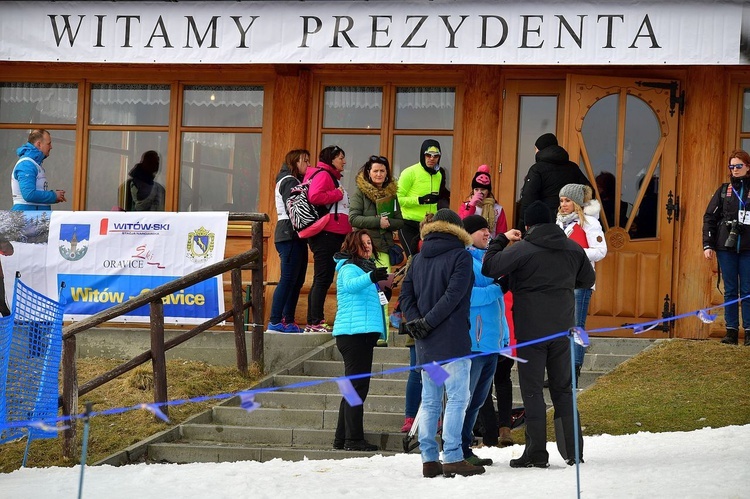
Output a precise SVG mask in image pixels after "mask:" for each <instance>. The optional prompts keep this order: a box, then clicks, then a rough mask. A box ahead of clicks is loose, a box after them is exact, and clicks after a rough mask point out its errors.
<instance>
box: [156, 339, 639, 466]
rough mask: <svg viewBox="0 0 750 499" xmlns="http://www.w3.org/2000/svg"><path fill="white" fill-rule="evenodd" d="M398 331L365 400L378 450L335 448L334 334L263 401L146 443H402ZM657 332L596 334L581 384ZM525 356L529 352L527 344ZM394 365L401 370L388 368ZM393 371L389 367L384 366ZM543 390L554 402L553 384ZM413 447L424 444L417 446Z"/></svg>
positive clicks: (195, 458) (291, 456)
mask: <svg viewBox="0 0 750 499" xmlns="http://www.w3.org/2000/svg"><path fill="white" fill-rule="evenodd" d="M404 342H405V338H404V337H398V338H397V339H395V340H392V341H391V342H390V346H388V347H378V348H376V349H375V351H374V354H373V358H374V360H373V372H374V375H373V378H372V379H371V382H370V391H369V395H368V397H367V399H366V400H365V414H364V427H365V429H366V433H365V438H366V439H367V440H368V441H369V442H371V443H373V444H376V445H378V446H379V447H380V448H381V449H383V450H382V451H378V452H347V451H336V450H333V449H332V444H333V436H334V430H335V428H336V424H337V421H338V409H339V405H340V403H341V394H340V392H339V387H338V385H337V384H336V383H335V382H334V381H333V379H332V378H336V377H340V376H343V374H344V363H343V360H342V358H341V355H340V353H339V352H338V349H337V348H336V345H335V340H331V341H329V342H328V343H326V344H325V345H323V346H322V347H320V348H319V349H318V350H317V351H315V352H312V351H311V355H307V356H302V357H300V358H299V359H298V361H295V362H293V363H291V364H288V365H286V366H285V367H284V368H282V369H279V370H278V371H277V373H278V374H276V375H273V376H271V377H270V378H269V380H268V381H266V382H264V383H263V384H262V385H261V386H265V387H274V390H273V391H262V392H260V393H258V394H257V395H256V397H255V400H256V401H257V402H259V403H260V405H261V406H260V408H258V409H256V410H254V411H252V412H248V411H246V410H245V409H242V408H241V407H239V398H234V399H230V400H228V401H226V402H225V403H224V404H222V405H219V406H216V407H214V408H212V409H211V410H210V411H208V412H206V413H203V414H201V415H199V416H198V417H195V418H192V419H191V420H190V422H189V423H186V424H183V425H181V427H180V431H179V432H175V433H174V435H177V436H170V439H175V441H173V442H165V440H168V439H154V440H153V442H151V443H144V444H143V446H144V448H147V453H148V459H149V461H151V462H173V463H188V462H223V461H239V460H256V461H268V460H270V459H277V458H280V459H286V460H293V461H296V460H301V459H305V458H306V459H344V458H350V457H357V456H371V455H375V454H384V455H390V454H394V453H397V452H402V451H403V439H404V434H401V433H399V430H400V428H401V425H402V424H403V420H404V416H403V413H404V403H405V401H404V394H405V390H406V379H407V377H408V370H407V367H408V362H409V349H408V348H407V347H405V346H403V345H404ZM652 343H653V341H652V340H643V339H640V338H636V339H627V338H626V339H623V338H596V337H595V338H592V339H591V346H590V347H589V349H588V353H587V355H586V357H585V360H584V365H583V370H582V372H581V377H580V388H586V387H588V386H590V385H591V384H593V383H594V382H595V381H596V379H597V378H598V377H599V376H601V375H603V374H605V373H606V372H609V371H610V370H612V369H613V368H615V367H616V366H617V365H619V364H620V363H622V362H624V361H626V360H627V359H629V358H630V357H631V356H633V355H635V354H637V353H638V352H640V351H642V350H643V349H644V348H646V347H648V346H649V345H651V344H652ZM519 356H521V357H523V354H522V351H520V352H519ZM391 369H397V370H399V372H394V373H389V372H388V371H389V370H391ZM383 371H386V374H383ZM511 379H512V381H513V385H514V386H513V400H514V401H513V406H514V407H519V406H522V405H523V402H522V400H521V394H520V389H519V387H518V372H517V369H516V368H515V367H514V368H513V370H512V371H511ZM544 398H545V402H546V403H547V406H548V407H551V400H550V397H549V390H544ZM412 452H418V450H414V451H412Z"/></svg>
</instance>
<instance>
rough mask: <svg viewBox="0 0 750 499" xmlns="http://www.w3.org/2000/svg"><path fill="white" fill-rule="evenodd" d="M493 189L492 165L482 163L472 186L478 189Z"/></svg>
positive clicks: (472, 181)
mask: <svg viewBox="0 0 750 499" xmlns="http://www.w3.org/2000/svg"><path fill="white" fill-rule="evenodd" d="M477 187H479V188H481V189H487V190H490V191H491V190H492V178H491V177H490V167H489V166H487V165H482V166H480V167H479V168H477V172H476V173H475V174H474V178H473V179H472V180H471V188H472V189H476V188H477Z"/></svg>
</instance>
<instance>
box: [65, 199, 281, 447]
mask: <svg viewBox="0 0 750 499" xmlns="http://www.w3.org/2000/svg"><path fill="white" fill-rule="evenodd" d="M229 220H230V221H249V222H251V224H252V249H250V250H249V251H246V252H244V253H241V254H239V255H236V256H233V257H231V258H227V259H225V260H223V261H221V262H218V263H215V264H213V265H210V266H208V267H206V268H203V269H200V270H196V271H195V272H191V273H190V274H188V275H186V276H183V277H180V278H179V279H175V280H174V281H171V282H168V283H165V284H163V285H161V286H158V287H156V288H154V289H152V290H150V291H147V292H146V293H143V294H140V295H138V296H136V297H133V298H131V299H129V300H128V301H126V302H124V303H121V304H119V305H115V306H113V307H111V308H108V309H106V310H102V311H101V312H99V313H98V314H95V315H92V316H90V317H87V318H86V319H83V320H82V321H79V322H74V323H72V324H69V325H68V326H66V327H64V328H63V356H62V372H63V374H62V375H63V393H62V395H61V397H60V400H59V402H60V406H61V407H62V413H63V416H70V415H73V414H78V397H80V396H81V395H84V394H86V393H88V392H90V391H91V390H94V389H95V388H98V387H100V386H102V385H103V384H105V383H107V382H108V381H111V380H113V379H115V378H117V377H118V376H121V375H123V374H125V373H127V372H128V371H131V370H132V369H134V368H136V367H138V366H140V365H141V364H144V363H145V362H148V361H149V360H151V364H152V368H153V373H154V403H157V404H160V403H161V404H164V403H166V402H167V371H166V355H165V354H166V352H167V350H169V349H171V348H174V347H176V346H177V345H180V344H182V343H184V342H185V341H187V340H189V339H190V338H193V337H195V336H197V335H198V334H200V333H202V332H204V331H206V330H208V329H209V328H211V327H213V326H216V325H217V324H220V323H221V322H223V321H225V320H227V319H229V318H230V317H231V318H232V320H233V322H234V342H235V348H236V351H237V369H238V370H239V371H240V372H242V373H247V371H248V362H247V345H246V343H245V323H244V312H245V310H247V309H248V308H252V312H253V313H252V324H251V325H252V335H251V342H252V347H251V352H252V363H253V364H255V365H256V366H257V367H258V369H260V372H263V367H264V365H263V364H264V359H263V332H264V327H263V223H264V222H268V215H266V214H264V213H230V215H229ZM243 269H245V270H251V271H252V274H251V280H250V287H251V296H250V301H248V302H245V301H244V299H243V289H242V270H243ZM224 272H231V284H230V287H231V301H232V308H231V309H230V310H227V311H226V312H224V313H223V314H221V315H218V316H216V317H214V318H213V319H209V320H207V321H206V322H204V323H202V324H200V325H198V326H196V327H194V328H193V329H191V330H189V331H186V332H184V333H182V334H180V335H179V336H176V337H174V338H172V339H170V340H169V341H164V305H163V302H162V298H164V297H165V296H167V295H170V294H172V293H174V292H176V291H179V290H181V289H185V288H187V287H189V286H192V285H194V284H196V283H199V282H201V281H204V280H206V279H210V278H211V277H215V276H217V275H220V274H223V273H224ZM144 305H149V307H150V317H151V324H150V329H151V349H150V350H147V351H145V352H143V353H141V354H139V355H137V356H135V357H134V358H132V359H130V360H129V361H127V362H125V363H124V364H121V365H119V366H117V367H115V368H114V369H112V370H110V371H108V372H106V373H104V374H102V375H100V376H98V377H96V378H95V379H92V380H90V381H88V382H86V383H84V384H83V385H81V386H80V387H79V385H78V375H77V369H76V335H77V334H81V333H84V332H86V331H87V330H89V329H91V328H93V327H95V326H98V325H99V324H102V323H104V322H106V321H108V320H112V319H115V318H117V317H119V316H121V315H123V314H126V313H128V312H130V311H132V310H135V309H137V308H139V307H142V306H144ZM160 408H161V410H162V412H164V414H168V406H167V405H161V406H160ZM75 436H76V424H75V422H71V424H70V425H68V429H66V430H65V432H64V442H63V455H65V456H66V457H68V458H71V457H73V455H74V453H75Z"/></svg>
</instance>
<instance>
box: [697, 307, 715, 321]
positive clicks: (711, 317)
mask: <svg viewBox="0 0 750 499" xmlns="http://www.w3.org/2000/svg"><path fill="white" fill-rule="evenodd" d="M698 317H699V318H700V320H702V321H703V322H704V323H706V324H711V323H712V322H713V321H715V320H716V315H711V314H709V313H708V310H698Z"/></svg>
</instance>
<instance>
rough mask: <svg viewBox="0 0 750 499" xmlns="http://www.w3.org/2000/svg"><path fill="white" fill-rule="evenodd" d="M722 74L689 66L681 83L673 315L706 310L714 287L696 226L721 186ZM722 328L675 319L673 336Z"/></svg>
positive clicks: (724, 105) (723, 170)
mask: <svg viewBox="0 0 750 499" xmlns="http://www.w3.org/2000/svg"><path fill="white" fill-rule="evenodd" d="M727 78H728V77H727V76H726V72H725V71H722V70H720V69H718V68H716V67H713V66H711V67H709V66H704V67H700V66H699V67H691V68H688V70H687V80H686V81H685V115H684V117H683V118H682V120H681V122H682V130H681V133H680V135H681V136H682V154H681V155H680V156H681V157H680V165H679V175H678V185H679V192H680V221H679V224H680V234H679V239H678V241H679V242H678V246H677V248H676V254H675V260H674V261H675V262H679V269H678V271H677V272H675V273H674V277H673V279H674V281H673V285H672V288H673V290H674V300H675V304H676V311H675V313H676V314H677V315H679V314H682V313H686V312H690V311H692V310H699V309H703V308H707V307H708V306H709V304H710V303H712V301H713V302H714V303H721V302H720V301H719V302H715V300H713V299H712V295H713V294H714V293H713V291H712V290H715V289H716V265H717V264H716V258H714V259H713V260H710V261H707V260H706V259H705V258H704V257H703V249H702V248H703V244H702V232H701V231H702V227H703V213H704V212H705V210H706V205H707V204H708V201H709V199H710V198H711V196H712V195H713V193H714V191H715V190H716V189H718V187H719V185H721V183H722V182H726V178H727V169H726V167H725V166H724V165H725V163H726V155H727V154H728V151H725V144H726V127H727V120H728V96H727V85H728V81H727ZM722 327H723V326H722V325H721V324H718V323H715V324H713V325H709V324H703V323H702V322H701V321H700V320H698V319H697V318H696V319H695V320H682V321H677V323H676V324H675V328H676V330H675V333H676V336H678V337H680V338H696V339H702V338H707V337H708V336H709V332H710V331H711V330H714V331H715V332H716V333H715V334H717V335H718V334H719V332H718V331H720V329H722Z"/></svg>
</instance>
